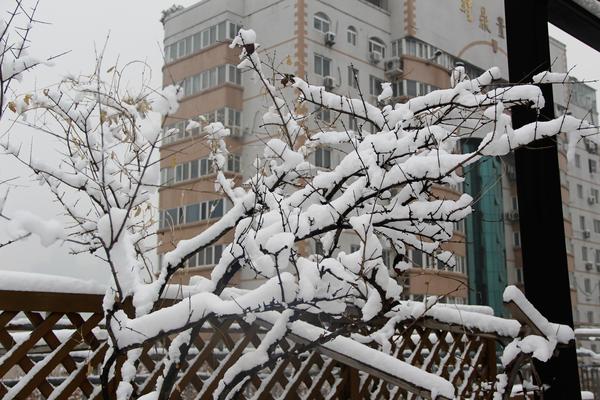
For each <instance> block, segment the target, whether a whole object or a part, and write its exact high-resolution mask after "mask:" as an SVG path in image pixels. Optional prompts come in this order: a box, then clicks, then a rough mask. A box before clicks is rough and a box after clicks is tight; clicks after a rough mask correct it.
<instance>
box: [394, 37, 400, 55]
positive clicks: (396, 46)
mask: <svg viewBox="0 0 600 400" xmlns="http://www.w3.org/2000/svg"><path fill="white" fill-rule="evenodd" d="M401 55H402V39H399V40H394V41H393V42H392V57H400V56H401Z"/></svg>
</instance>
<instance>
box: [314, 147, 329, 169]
mask: <svg viewBox="0 0 600 400" xmlns="http://www.w3.org/2000/svg"><path fill="white" fill-rule="evenodd" d="M315 166H316V167H320V168H331V150H329V149H324V148H318V149H317V150H316V151H315Z"/></svg>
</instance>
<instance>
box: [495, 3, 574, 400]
mask: <svg viewBox="0 0 600 400" xmlns="http://www.w3.org/2000/svg"><path fill="white" fill-rule="evenodd" d="M504 5H505V12H506V29H507V44H508V66H509V76H510V81H511V82H523V81H525V82H527V81H529V82H530V81H531V77H532V76H533V75H534V74H536V73H538V72H540V71H544V70H549V69H550V65H551V62H550V49H549V43H548V0H505V1H504ZM543 86H544V87H542V92H543V94H544V97H545V99H546V105H545V107H544V109H543V110H542V112H541V115H540V116H539V118H540V119H542V120H546V119H550V118H553V117H554V102H553V100H552V88H551V87H550V85H543ZM512 120H513V125H514V127H515V128H518V127H521V126H523V125H524V124H527V123H529V122H533V121H535V120H536V113H535V112H534V111H532V110H530V109H528V108H526V107H520V108H518V109H513V113H512ZM515 164H516V170H517V193H518V198H519V200H518V201H519V216H520V227H521V247H522V254H523V275H524V279H525V294H526V296H527V298H528V299H529V300H530V301H531V302H532V303H533V305H534V306H535V307H536V308H537V309H538V310H540V312H541V313H542V314H543V315H544V316H546V317H547V318H548V320H550V321H552V322H557V323H560V324H565V325H569V326H571V327H572V326H573V315H572V311H571V296H570V290H569V275H568V269H567V253H566V245H565V233H564V222H563V213H562V200H561V193H560V171H559V165H558V152H557V147H556V141H555V140H553V139H541V140H538V141H536V142H535V143H533V144H531V145H530V146H527V148H523V149H519V150H517V151H516V153H515ZM536 368H537V369H538V371H539V373H540V377H541V379H542V381H543V383H544V384H547V385H549V387H550V389H549V390H547V391H546V392H545V393H544V399H545V400H554V399H556V400H566V399H569V400H579V399H581V391H580V386H579V374H578V370H577V357H576V353H575V345H574V344H572V345H571V346H569V347H568V348H566V349H562V350H561V352H560V354H559V355H558V357H555V358H553V359H552V360H551V361H550V362H548V363H545V364H542V363H538V364H536Z"/></svg>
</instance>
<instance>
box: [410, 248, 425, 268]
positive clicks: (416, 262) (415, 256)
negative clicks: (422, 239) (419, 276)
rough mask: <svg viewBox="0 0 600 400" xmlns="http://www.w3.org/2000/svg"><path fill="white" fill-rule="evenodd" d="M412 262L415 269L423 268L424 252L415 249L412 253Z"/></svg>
mask: <svg viewBox="0 0 600 400" xmlns="http://www.w3.org/2000/svg"><path fill="white" fill-rule="evenodd" d="M411 261H412V264H413V266H414V267H422V266H423V252H422V251H421V250H417V249H414V250H413V251H412V257H411Z"/></svg>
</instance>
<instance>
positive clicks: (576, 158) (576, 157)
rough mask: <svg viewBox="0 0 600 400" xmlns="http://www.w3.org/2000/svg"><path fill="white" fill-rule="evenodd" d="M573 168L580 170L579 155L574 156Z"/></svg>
mask: <svg viewBox="0 0 600 400" xmlns="http://www.w3.org/2000/svg"><path fill="white" fill-rule="evenodd" d="M575 167H577V168H581V157H580V156H579V154H575Z"/></svg>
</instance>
